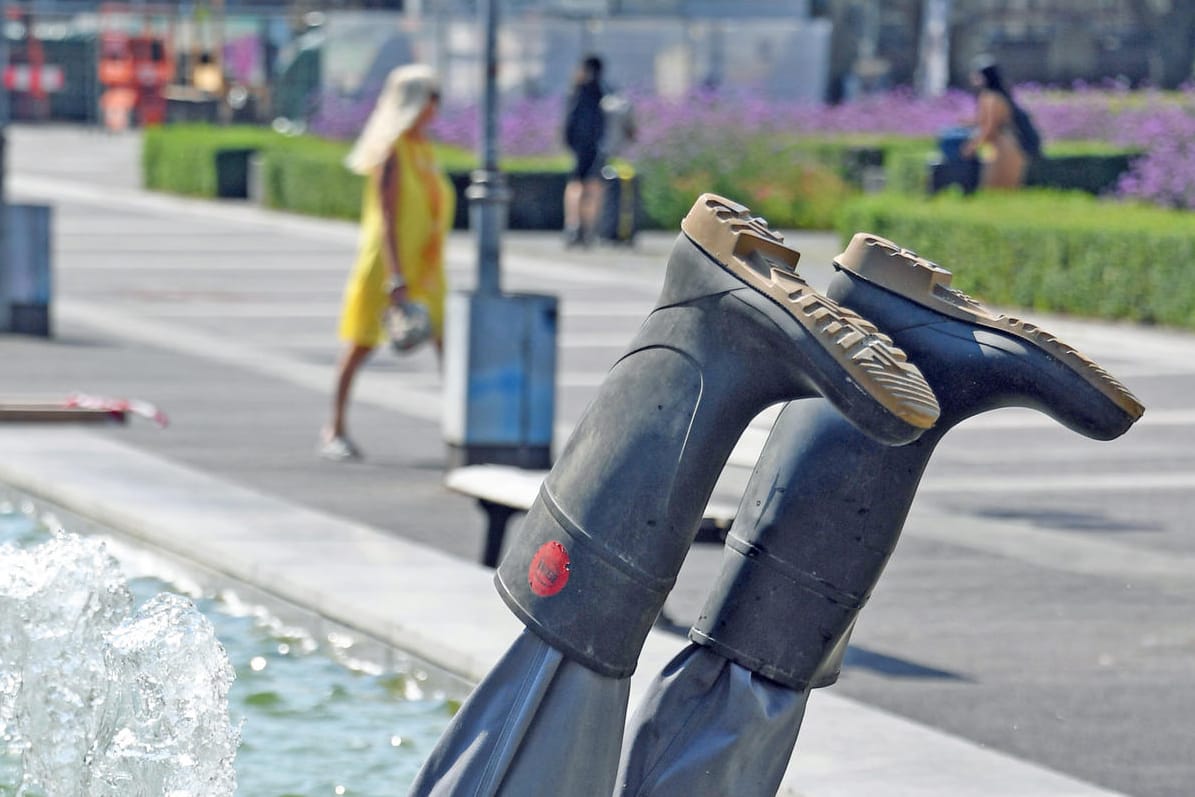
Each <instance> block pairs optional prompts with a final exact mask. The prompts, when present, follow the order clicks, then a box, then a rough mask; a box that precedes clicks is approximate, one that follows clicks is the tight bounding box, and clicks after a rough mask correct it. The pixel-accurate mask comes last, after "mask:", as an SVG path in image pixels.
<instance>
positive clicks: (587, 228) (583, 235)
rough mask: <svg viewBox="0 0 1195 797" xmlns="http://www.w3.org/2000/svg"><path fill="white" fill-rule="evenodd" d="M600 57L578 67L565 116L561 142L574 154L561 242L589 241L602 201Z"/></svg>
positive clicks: (603, 122) (577, 243)
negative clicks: (562, 140) (562, 240)
mask: <svg viewBox="0 0 1195 797" xmlns="http://www.w3.org/2000/svg"><path fill="white" fill-rule="evenodd" d="M604 96H605V90H604V89H603V87H602V59H601V58H599V57H598V56H596V55H588V56H586V57H585V58H584V59H583V60H582V61H581V64H580V66H579V67H578V68H577V74H576V77H575V79H574V80H573V88H572V91H571V92H570V93H569V97H568V104H567V106H566V109H565V115H564V143H565V145H566V146H567V147H568V148H569V150H570V151H571V152H572V153H573V161H574V166H573V171H572V173H571V174H570V175H569V178H568V183H567V184H566V185H565V187H564V242H565V245H566V246H569V247H573V246H584V245H586V244H588V243H589V240H590V237H591V236H592V234H593V231H594V227H595V224H596V222H597V214H598V208H600V207H601V200H602V166H604V165H605V160H604V153H603V152H602V148H601V145H602V142H603V140H604V139H605V133H606V115H605V113H604V112H603V111H602V98H603V97H604Z"/></svg>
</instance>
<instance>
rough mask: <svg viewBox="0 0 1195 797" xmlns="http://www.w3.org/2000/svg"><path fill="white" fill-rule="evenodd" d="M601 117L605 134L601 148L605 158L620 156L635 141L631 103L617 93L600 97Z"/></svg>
mask: <svg viewBox="0 0 1195 797" xmlns="http://www.w3.org/2000/svg"><path fill="white" fill-rule="evenodd" d="M602 116H603V117H604V118H605V132H604V135H603V136H602V142H601V148H602V152H603V153H604V154H605V155H606V156H607V157H613V156H615V155H620V154H622V151H623V150H624V149H625V148H626V147H627V145H628V144H630V143H631V142H632V141H634V140H635V132H636V131H635V115H634V108H633V107H632V106H631V101H630V100H628V99H627V98H626V97H625V96H624V95H622V94H619V93H617V92H610V93H609V94H606V95H605V96H603V97H602Z"/></svg>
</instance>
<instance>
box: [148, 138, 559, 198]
mask: <svg viewBox="0 0 1195 797" xmlns="http://www.w3.org/2000/svg"><path fill="white" fill-rule="evenodd" d="M350 147H351V143H349V142H345V141H331V140H328V139H324V138H319V137H316V136H285V135H281V134H279V133H275V132H273V131H272V130H270V129H268V128H262V127H249V126H230V127H218V126H215V125H204V124H176V125H165V126H160V127H152V128H147V129H146V131H145V137H144V141H143V147H142V176H143V182H144V185H145V187H146V188H151V189H154V190H158V191H169V192H172V193H178V194H190V195H194V196H203V197H214V196H216V195H217V175H216V154H217V153H218V152H220V151H224V150H237V149H251V150H255V151H257V153H258V154H259V155H260V156H261V159H262V175H261V179H262V193H263V201H264V203H265V204H266V205H267V206H268V207H272V208H277V209H279V210H288V211H292V212H295V213H306V214H310V215H315V216H328V217H334V218H345V219H355V218H358V217H359V215H360V212H361V193H362V187H363V185H362V184H363V182H364V178H362V177H360V176H359V175H356V174H353V173H352V172H350V171H349V170H348V169H346V168H345V167H344V157H345V155H347V154H348V151H349V148H350ZM436 157H437V158H438V159H439V161H440V164H441V166H442V167H443V168H444V170H445V171H446V172H449V173H450V174H457V175H463V174H468V172H470V171H472V170H473V169H475V168H476V167H477V162H478V161H477V157H476V155H475V154H474V153H472V152H469V151H467V150H463V149H460V148H459V147H450V146H443V145H437V146H436ZM501 166H502V169H503V170H505V171H508V172H513V173H519V174H521V173H536V172H540V173H550V174H563V173H565V172H567V171H568V169H569V168H570V166H571V162H570V161H569V159H568V158H567V157H566V156H559V155H554V156H546V157H531V156H524V157H517V158H504V159H503V160H502V164H501Z"/></svg>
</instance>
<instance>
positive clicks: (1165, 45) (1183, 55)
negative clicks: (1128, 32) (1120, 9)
mask: <svg viewBox="0 0 1195 797" xmlns="http://www.w3.org/2000/svg"><path fill="white" fill-rule="evenodd" d="M1125 2H1126V3H1127V5H1128V7H1129V10H1130V12H1131V13H1132V15H1133V18H1134V20H1135V21H1136V22H1137V24H1138V25H1140V26H1141V27H1142V28H1145V29H1146V30H1148V31H1149V33H1150V36H1151V37H1152V39H1153V48H1152V50H1151V54H1150V79H1151V80H1152V81H1153V82H1154V83H1156V84H1157V85H1159V86H1162V87H1163V88H1176V87H1178V86H1179V85H1180V84H1182V83H1183V82H1185V81H1186V80H1187V79H1188V78H1190V77H1191V67H1192V62H1193V61H1195V3H1193V2H1191V0H1125Z"/></svg>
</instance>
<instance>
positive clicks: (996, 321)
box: [834, 233, 1145, 421]
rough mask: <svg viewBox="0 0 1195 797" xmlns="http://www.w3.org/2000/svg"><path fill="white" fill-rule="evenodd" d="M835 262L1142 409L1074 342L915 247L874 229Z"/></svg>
mask: <svg viewBox="0 0 1195 797" xmlns="http://www.w3.org/2000/svg"><path fill="white" fill-rule="evenodd" d="M834 264H835V265H836V266H838V267H839V268H842V269H844V270H846V271H849V272H851V273H852V274H855V275H856V276H858V277H860V278H861V279H864V280H866V281H868V282H870V283H872V284H874V285H877V286H879V287H881V288H883V289H885V290H887V291H890V292H891V293H895V294H896V295H898V296H901V297H903V298H905V299H908V300H909V301H911V302H914V303H916V304H919V305H921V306H922V307H925V308H928V309H930V310H933V311H934V312H936V313H940V314H942V315H944V316H948V317H950V318H955V319H958V320H960V321H965V322H967V323H970V324H976V325H979V326H982V327H987V328H988V329H993V330H996V331H998V332H1004V333H1006V334H1009V335H1014V336H1016V337H1018V338H1020V339H1021V340H1023V341H1025V342H1026V343H1029V344H1031V345H1033V346H1036V347H1037V348H1039V349H1041V350H1043V351H1044V352H1046V353H1047V354H1049V355H1050V356H1052V357H1054V358H1055V359H1057V360H1059V361H1060V362H1061V363H1063V364H1064V365H1066V366H1067V367H1069V368H1070V369H1071V370H1072V371H1074V372H1075V373H1076V374H1077V375H1079V376H1080V377H1082V378H1083V380H1084V381H1086V382H1087V383H1088V384H1089V385H1091V386H1092V387H1094V388H1095V389H1096V390H1098V391H1099V392H1100V393H1102V394H1103V395H1104V396H1106V397H1107V398H1108V400H1109V401H1111V402H1113V403H1114V404H1115V405H1116V406H1118V407H1119V408H1120V409H1121V410H1123V411H1124V412H1125V413H1126V414H1127V415H1128V416H1129V417H1131V418H1132V419H1133V420H1134V421H1136V420H1137V419H1138V418H1140V417H1141V415H1142V413H1144V412H1145V406H1144V405H1143V404H1142V403H1141V402H1140V401H1139V400H1138V399H1137V397H1136V396H1134V395H1133V394H1132V393H1131V392H1130V391H1129V389H1128V388H1126V387H1125V386H1124V385H1123V384H1121V383H1120V382H1119V381H1118V380H1117V379H1115V378H1114V377H1113V376H1112V375H1111V374H1109V373H1108V372H1107V371H1105V370H1104V369H1103V368H1101V367H1100V366H1099V365H1097V364H1096V363H1095V362H1093V361H1092V360H1091V359H1089V358H1088V357H1086V356H1084V355H1083V354H1081V353H1080V352H1078V351H1076V350H1075V348H1074V347H1073V346H1068V345H1067V344H1066V343H1065V342H1063V341H1061V340H1059V339H1058V338H1057V337H1055V336H1054V335H1052V334H1050V333H1049V332H1047V331H1046V330H1044V329H1042V328H1041V327H1038V326H1036V325H1034V324H1031V323H1029V322H1027V321H1022V320H1020V319H1019V318H1014V317H1012V316H1008V315H1004V314H1003V313H994V312H992V311H991V310H989V309H988V308H986V307H984V306H983V304H982V303H980V302H979V301H977V300H975V299H973V298H971V297H970V296H968V295H967V294H965V293H963V292H962V291H960V290H958V289H956V288H952V287H950V280H951V278H952V276H953V275H952V274H951V273H950V271H948V270H946V269H944V268H942V267H941V266H939V265H938V264H937V263H934V262H933V261H931V260H927V259H926V258H924V257H921V256H920V255H918V254H917V253H916V252H913V251H910V250H908V249H902V248H901V247H899V246H897V245H896V244H895V243H893V242H892V241H889V240H888V239H886V238H881V237H879V236H878V235H871V234H869V233H857V234H856V235H855V236H854V237H853V238H852V239H851V242H850V244H848V245H847V248H846V250H845V251H844V252H843V253H842V254H840V255H838V257H836V258H834Z"/></svg>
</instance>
